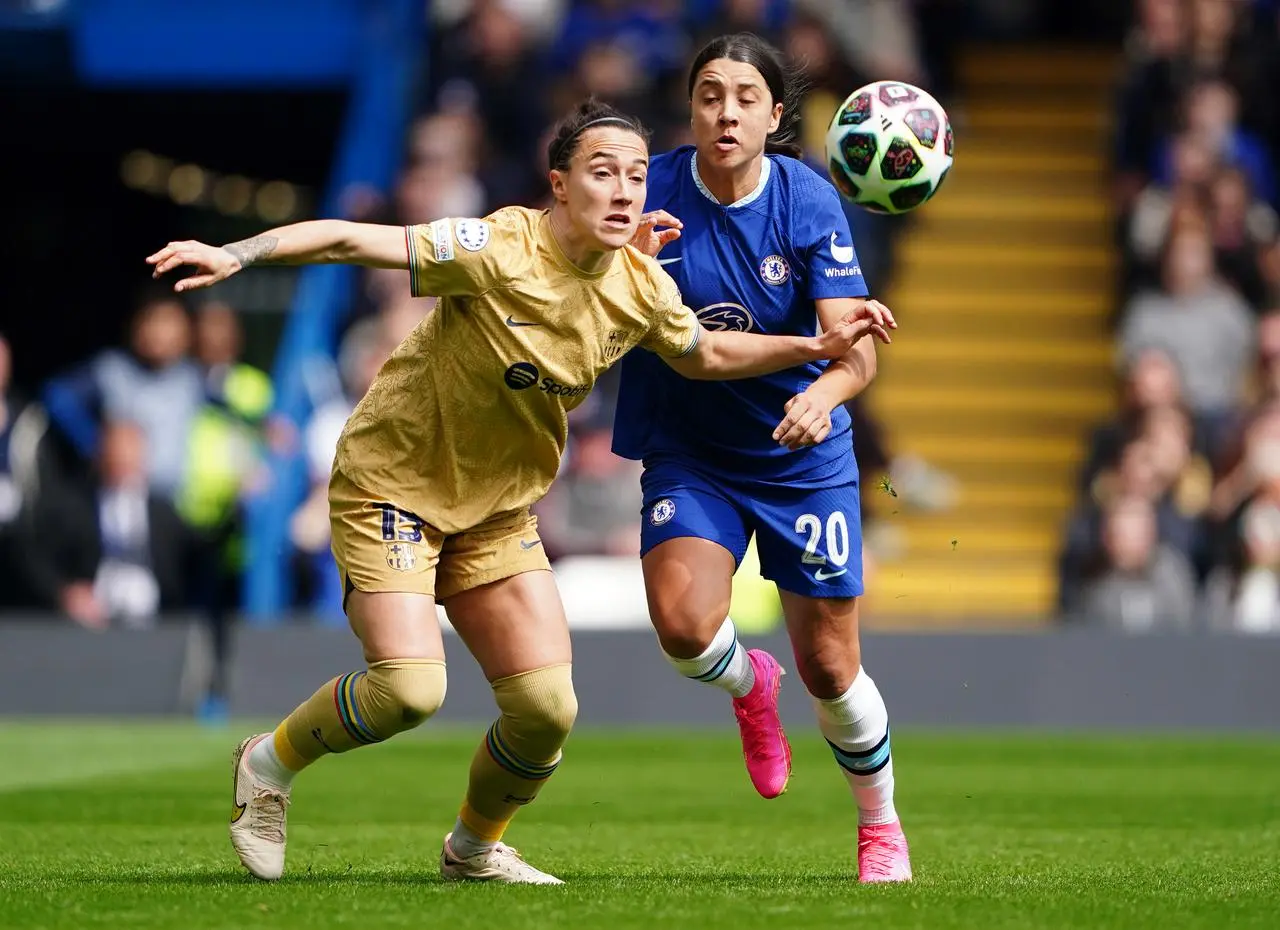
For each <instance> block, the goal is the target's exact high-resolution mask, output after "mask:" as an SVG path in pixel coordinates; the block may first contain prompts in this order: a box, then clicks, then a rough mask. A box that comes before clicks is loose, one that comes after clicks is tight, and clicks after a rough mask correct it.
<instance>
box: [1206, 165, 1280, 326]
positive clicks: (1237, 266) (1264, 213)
mask: <svg viewBox="0 0 1280 930" xmlns="http://www.w3.org/2000/svg"><path fill="white" fill-rule="evenodd" d="M1209 196H1210V203H1211V213H1210V222H1211V227H1210V228H1211V232H1212V235H1213V246H1214V254H1215V256H1216V258H1217V262H1218V267H1219V268H1220V269H1222V276H1223V278H1224V279H1225V280H1226V281H1227V283H1229V284H1231V285H1232V286H1233V287H1235V289H1236V290H1238V291H1239V292H1240V293H1241V294H1242V295H1243V296H1244V298H1245V299H1246V300H1248V301H1249V303H1251V304H1253V306H1254V307H1261V306H1263V305H1264V304H1265V302H1266V300H1267V282H1266V279H1265V278H1264V277H1263V267H1262V256H1263V254H1264V252H1265V249H1266V248H1267V247H1268V246H1270V245H1271V244H1272V243H1273V242H1275V241H1276V230H1277V221H1276V211H1275V210H1274V209H1273V208H1272V207H1271V206H1270V205H1269V204H1266V203H1263V202H1262V201H1260V200H1255V199H1254V198H1253V195H1252V193H1251V192H1250V190H1249V179H1248V178H1247V177H1246V176H1245V174H1244V172H1242V171H1240V170H1239V169H1235V168H1232V169H1228V170H1226V171H1224V172H1222V173H1221V174H1219V175H1218V176H1217V177H1216V178H1214V180H1213V183H1212V184H1211V185H1210V188H1209Z"/></svg>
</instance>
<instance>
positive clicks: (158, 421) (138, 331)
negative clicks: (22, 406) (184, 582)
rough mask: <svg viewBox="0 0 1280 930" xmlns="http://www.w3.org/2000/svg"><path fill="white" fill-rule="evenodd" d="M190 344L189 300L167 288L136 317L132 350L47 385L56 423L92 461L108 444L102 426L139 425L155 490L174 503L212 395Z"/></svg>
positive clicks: (102, 357) (110, 352) (109, 354)
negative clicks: (193, 434) (191, 439)
mask: <svg viewBox="0 0 1280 930" xmlns="http://www.w3.org/2000/svg"><path fill="white" fill-rule="evenodd" d="M190 346H191V321H190V320H189V319H188V317H187V312H186V310H185V309H184V308H183V305H182V304H181V302H179V300H178V299H177V298H176V297H175V296H174V295H173V293H172V292H170V291H169V290H167V289H165V290H159V291H155V292H152V293H150V294H149V295H148V296H146V297H144V298H143V300H142V301H141V302H140V304H139V305H138V310H137V312H136V313H135V315H134V317H133V321H132V324H131V329H130V335H129V348H128V350H127V351H121V350H118V349H106V350H104V351H102V352H100V353H99V354H98V355H97V356H95V357H94V358H93V359H91V360H90V361H89V362H87V363H86V364H84V365H82V366H81V367H79V368H77V369H75V370H73V371H71V372H69V373H68V374H65V375H61V376H59V377H57V378H54V379H53V380H52V381H50V382H49V383H48V384H47V385H46V386H45V389H44V402H45V406H46V408H47V409H48V411H49V417H50V419H51V420H52V422H53V423H54V424H55V425H56V426H57V427H58V428H59V429H60V430H61V431H62V433H63V434H64V435H65V436H66V437H67V438H68V439H69V440H70V441H71V443H72V445H73V446H74V448H75V449H76V451H77V452H78V453H79V454H80V455H81V456H82V457H83V458H84V459H85V460H86V461H88V460H90V459H92V458H93V455H94V453H95V450H96V449H97V448H98V446H99V445H100V436H99V424H100V423H101V422H102V421H104V420H129V421H130V422H133V423H136V424H138V426H139V427H140V428H141V429H142V431H143V433H144V435H145V437H146V447H147V450H148V453H147V454H148V458H147V462H146V466H147V474H148V476H149V480H150V482H151V486H152V488H153V489H154V490H155V491H156V492H157V493H159V494H161V495H163V496H165V497H167V498H169V499H173V497H174V495H175V494H176V493H177V491H178V489H179V487H180V486H181V483H182V479H183V475H184V473H185V470H186V464H187V438H188V436H189V435H190V429H191V423H192V420H193V419H194V418H195V415H196V412H197V411H198V410H199V409H200V407H201V405H202V404H203V403H204V397H205V389H204V378H203V376H202V375H201V373H200V370H199V368H198V367H197V366H196V365H195V364H194V363H193V362H192V361H191V360H190V359H189V358H188V357H187V352H188V350H189V349H190Z"/></svg>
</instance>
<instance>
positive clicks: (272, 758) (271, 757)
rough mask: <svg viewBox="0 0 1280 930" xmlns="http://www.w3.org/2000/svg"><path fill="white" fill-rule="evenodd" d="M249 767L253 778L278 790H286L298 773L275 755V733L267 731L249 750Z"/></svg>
mask: <svg viewBox="0 0 1280 930" xmlns="http://www.w3.org/2000/svg"><path fill="white" fill-rule="evenodd" d="M249 769H250V770H251V771H252V772H253V775H254V777H255V778H257V779H258V780H259V781H261V782H265V783H266V784H267V785H269V786H270V787H272V788H275V789H276V790H278V791H288V790H289V786H290V785H292V784H293V777H294V776H295V775H297V774H298V773H297V772H295V771H294V770H293V769H291V768H289V767H288V766H287V765H285V764H284V763H283V762H281V761H280V757H279V756H278V755H276V738H275V734H273V733H268V734H267V736H266V739H260V740H258V742H257V743H255V744H254V747H253V748H252V749H250V750H249Z"/></svg>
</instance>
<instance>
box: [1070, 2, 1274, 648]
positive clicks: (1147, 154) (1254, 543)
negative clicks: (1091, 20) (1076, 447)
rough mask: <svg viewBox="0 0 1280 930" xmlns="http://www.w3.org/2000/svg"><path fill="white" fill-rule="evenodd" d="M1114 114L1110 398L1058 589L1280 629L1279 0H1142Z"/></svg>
mask: <svg viewBox="0 0 1280 930" xmlns="http://www.w3.org/2000/svg"><path fill="white" fill-rule="evenodd" d="M1135 13H1136V16H1135V23H1134V25H1133V27H1132V30H1131V33H1130V35H1129V38H1128V41H1127V45H1126V58H1125V70H1124V74H1123V78H1122V86H1121V91H1120V95H1119V102H1118V110H1117V130H1116V140H1117V148H1116V178H1117V183H1116V191H1115V199H1116V207H1117V209H1116V216H1117V218H1118V221H1119V222H1118V228H1117V234H1118V237H1119V242H1120V248H1121V251H1122V254H1123V259H1124V260H1123V274H1122V276H1121V293H1120V294H1119V300H1118V308H1119V312H1118V316H1117V318H1116V320H1115V340H1116V349H1117V353H1118V358H1119V359H1120V363H1121V366H1122V383H1123V388H1122V400H1121V404H1120V409H1119V411H1118V413H1117V414H1116V416H1115V417H1114V419H1112V420H1111V421H1109V422H1106V423H1102V424H1099V425H1098V426H1097V427H1096V428H1095V429H1094V430H1093V433H1092V435H1091V436H1090V437H1089V448H1088V453H1087V456H1086V460H1085V464H1084V467H1083V469H1082V472H1081V474H1080V485H1079V493H1080V499H1079V504H1078V506H1077V507H1076V509H1075V512H1074V513H1073V515H1072V516H1071V518H1070V521H1069V524H1068V526H1067V528H1066V536H1065V541H1064V546H1063V551H1062V556H1061V563H1060V574H1061V584H1060V592H1061V593H1060V601H1061V603H1060V606H1061V608H1062V610H1063V611H1064V612H1065V613H1066V614H1067V615H1068V616H1069V617H1072V618H1080V619H1081V622H1091V623H1097V624H1102V625H1106V626H1110V627H1114V628H1118V629H1123V630H1130V631H1140V630H1148V629H1160V628H1173V629H1191V628H1200V627H1205V626H1207V627H1210V628H1216V629H1231V630H1237V631H1242V632H1267V631H1271V632H1277V631H1280V238H1278V236H1277V232H1278V230H1280V222H1278V220H1277V208H1280V187H1278V184H1277V180H1278V179H1277V173H1276V166H1277V165H1280V102H1277V98H1276V97H1275V90H1276V88H1277V87H1280V4H1277V3H1276V2H1275V0H1257V2H1249V0H1139V2H1136V3H1135Z"/></svg>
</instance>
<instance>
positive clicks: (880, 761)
mask: <svg viewBox="0 0 1280 930" xmlns="http://www.w3.org/2000/svg"><path fill="white" fill-rule="evenodd" d="M827 745H828V746H830V747H831V754H832V755H834V756H835V757H836V763H837V764H838V765H839V766H840V768H842V769H844V770H845V771H846V772H852V773H853V774H854V775H874V774H875V773H876V772H878V771H880V770H881V769H882V768H884V767H885V766H886V765H888V764H889V759H890V756H891V753H890V746H889V730H888V729H887V728H886V729H885V731H884V738H883V739H881V740H880V742H878V743H876V744H875V745H874V746H872V747H871V748H870V749H867V750H864V751H862V752H850V751H849V750H847V749H841V748H840V747H839V746H837V745H836V744H835V743H833V742H831V740H827Z"/></svg>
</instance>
